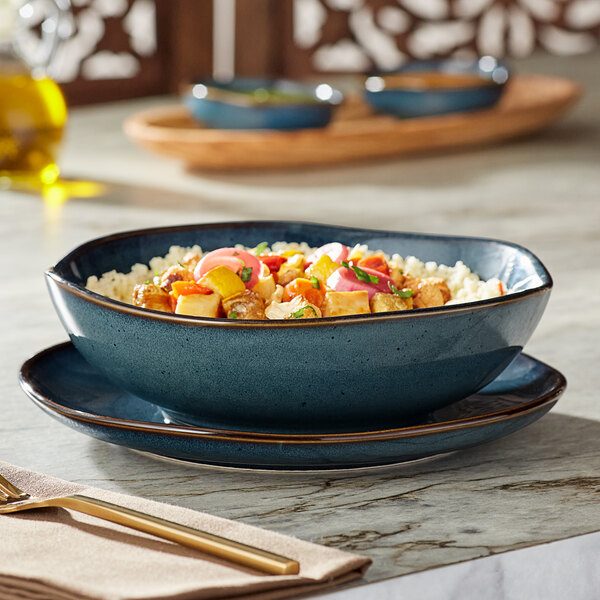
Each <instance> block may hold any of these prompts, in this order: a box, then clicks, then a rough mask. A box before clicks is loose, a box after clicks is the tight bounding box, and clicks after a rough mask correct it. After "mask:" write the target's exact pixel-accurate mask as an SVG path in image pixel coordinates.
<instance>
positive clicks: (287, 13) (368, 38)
mask: <svg viewBox="0 0 600 600" xmlns="http://www.w3.org/2000/svg"><path fill="white" fill-rule="evenodd" d="M237 1H238V15H240V16H241V17H242V18H241V19H238V37H237V43H238V49H237V51H236V57H237V58H238V61H237V63H238V64H239V67H240V68H241V71H242V72H256V71H257V69H256V68H255V67H257V66H258V65H256V64H254V63H253V62H252V61H249V60H248V59H247V55H248V54H249V53H250V52H251V48H252V41H251V40H252V39H254V40H257V39H259V36H258V34H257V32H258V31H259V29H257V28H256V23H253V31H250V30H249V29H248V27H247V26H246V24H247V23H248V22H249V19H248V15H249V14H253V15H254V18H253V19H250V21H256V20H257V16H256V11H257V8H256V6H260V7H261V8H260V10H262V12H263V14H264V16H265V19H264V21H265V26H266V28H267V29H268V31H269V33H267V35H266V38H267V39H270V40H271V42H270V44H269V43H266V42H265V40H264V38H261V39H260V42H259V43H260V45H261V47H264V46H270V47H271V48H277V47H278V48H279V56H278V58H277V62H276V63H274V61H273V58H271V61H270V63H269V62H267V63H266V64H267V67H268V68H267V71H271V72H273V71H275V72H282V73H285V74H286V75H288V76H301V75H305V74H308V73H311V72H356V71H365V70H368V69H371V68H379V69H392V68H395V67H398V66H400V65H401V64H403V63H404V62H406V61H408V60H410V59H415V58H416V59H428V58H438V57H447V56H461V57H463V56H464V57H470V56H475V55H485V54H491V55H494V56H497V57H500V56H513V57H522V56H526V55H528V54H531V53H532V52H533V51H534V50H536V49H538V50H542V51H546V52H550V53H553V54H557V55H567V54H577V53H584V52H588V51H590V50H592V49H593V48H594V47H595V46H596V45H597V44H598V41H599V39H600V0H237ZM253 7H254V8H253ZM278 22H279V25H278V26H277V25H276V23H278ZM248 63H250V64H248ZM278 65H283V68H280V69H276V68H274V67H277V66H278ZM258 70H259V69H258Z"/></svg>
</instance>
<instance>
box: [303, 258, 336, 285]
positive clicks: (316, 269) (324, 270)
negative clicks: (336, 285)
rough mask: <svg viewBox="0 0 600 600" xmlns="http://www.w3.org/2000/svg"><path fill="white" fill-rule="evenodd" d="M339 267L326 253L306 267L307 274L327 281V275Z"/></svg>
mask: <svg viewBox="0 0 600 600" xmlns="http://www.w3.org/2000/svg"><path fill="white" fill-rule="evenodd" d="M339 268H340V265H338V264H337V263H336V262H335V261H333V260H331V258H330V257H329V256H327V254H324V255H323V256H321V258H319V259H318V260H317V262H315V263H313V264H312V265H310V267H308V269H306V273H307V274H308V275H311V276H314V277H316V278H317V279H318V280H319V281H327V279H329V276H330V275H331V274H332V273H333V272H334V271H337V270H338V269H339Z"/></svg>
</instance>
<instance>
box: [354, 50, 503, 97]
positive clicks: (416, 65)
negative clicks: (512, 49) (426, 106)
mask: <svg viewBox="0 0 600 600" xmlns="http://www.w3.org/2000/svg"><path fill="white" fill-rule="evenodd" d="M482 58H485V57H481V58H479V59H473V60H461V59H441V60H427V59H425V60H416V61H412V62H410V63H407V64H405V65H402V66H400V67H399V68H397V69H392V70H388V71H373V72H371V73H369V74H368V75H367V77H366V78H365V80H364V82H363V87H364V93H365V94H374V95H378V94H386V93H387V94H391V93H394V92H396V93H413V94H440V95H441V94H452V93H468V92H472V91H474V90H479V89H486V88H492V89H497V90H498V91H501V90H502V89H503V88H504V87H505V86H506V85H507V84H508V82H509V81H510V79H511V76H512V73H511V69H510V68H509V66H508V65H507V63H506V62H505V61H503V60H499V59H494V60H495V61H496V64H495V66H494V67H493V68H492V69H491V70H490V71H483V70H482V68H481V59H482ZM444 67H446V69H444ZM456 67H461V68H462V69H459V70H458V71H457V70H455V69H454V68H456ZM498 69H503V70H504V71H505V72H506V75H507V78H506V80H504V81H502V82H498V81H495V80H494V79H493V73H494V72H496V71H497V70H498ZM423 71H437V72H439V73H443V74H449V75H454V74H459V75H474V76H476V77H478V78H479V79H480V80H481V83H480V84H479V85H469V86H464V85H463V86H461V85H457V86H452V87H442V88H436V87H429V86H416V85H413V84H410V83H409V84H406V85H396V86H392V87H387V86H386V85H384V87H382V88H381V89H379V90H370V89H368V88H367V87H366V86H367V81H368V80H369V79H371V78H372V77H379V78H380V79H382V80H383V82H384V84H385V78H386V77H393V76H394V75H418V74H419V73H421V72H423Z"/></svg>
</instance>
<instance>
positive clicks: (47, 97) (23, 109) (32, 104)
mask: <svg viewBox="0 0 600 600" xmlns="http://www.w3.org/2000/svg"><path fill="white" fill-rule="evenodd" d="M20 4H23V3H22V2H15V0H0V183H1V184H4V185H0V188H1V187H10V185H11V184H23V183H25V184H26V183H30V184H32V185H34V186H39V185H49V184H52V183H54V181H56V179H57V178H58V174H59V169H58V166H57V156H58V151H59V147H60V143H61V140H62V136H63V129H64V125H65V123H66V120H67V106H66V103H65V99H64V96H63V94H62V92H61V90H60V88H59V86H58V84H57V83H55V82H54V81H53V80H52V79H50V78H49V77H48V76H47V75H46V74H45V71H46V68H47V65H48V63H49V61H50V59H51V58H52V56H53V54H54V50H55V49H56V45H57V43H58V26H59V22H60V19H61V16H62V15H64V14H65V5H64V1H63V0H61V4H56V13H55V14H53V15H52V16H50V17H48V18H47V19H45V20H44V21H43V23H42V31H43V35H44V36H45V37H43V39H42V42H41V45H40V53H41V54H42V55H43V56H42V59H41V60H39V61H36V64H28V62H27V61H26V60H25V58H24V57H23V55H22V52H20V50H19V45H18V42H19V41H18V37H19V18H20V17H19V12H21V14H23V13H25V14H27V13H28V11H27V10H25V11H24V9H26V7H27V6H28V5H23V6H19V5H20ZM67 6H68V5H67ZM7 183H8V185H6V184H7Z"/></svg>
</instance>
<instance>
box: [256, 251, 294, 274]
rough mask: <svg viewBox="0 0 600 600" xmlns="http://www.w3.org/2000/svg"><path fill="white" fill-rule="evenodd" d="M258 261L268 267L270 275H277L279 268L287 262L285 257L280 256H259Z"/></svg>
mask: <svg viewBox="0 0 600 600" xmlns="http://www.w3.org/2000/svg"><path fill="white" fill-rule="evenodd" d="M258 259H259V260H260V262H261V263H263V264H264V265H267V267H269V271H271V274H272V273H277V271H279V269H280V268H281V265H282V264H283V263H284V262H286V261H287V256H282V255H281V254H265V255H264V256H259V257H258Z"/></svg>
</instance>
